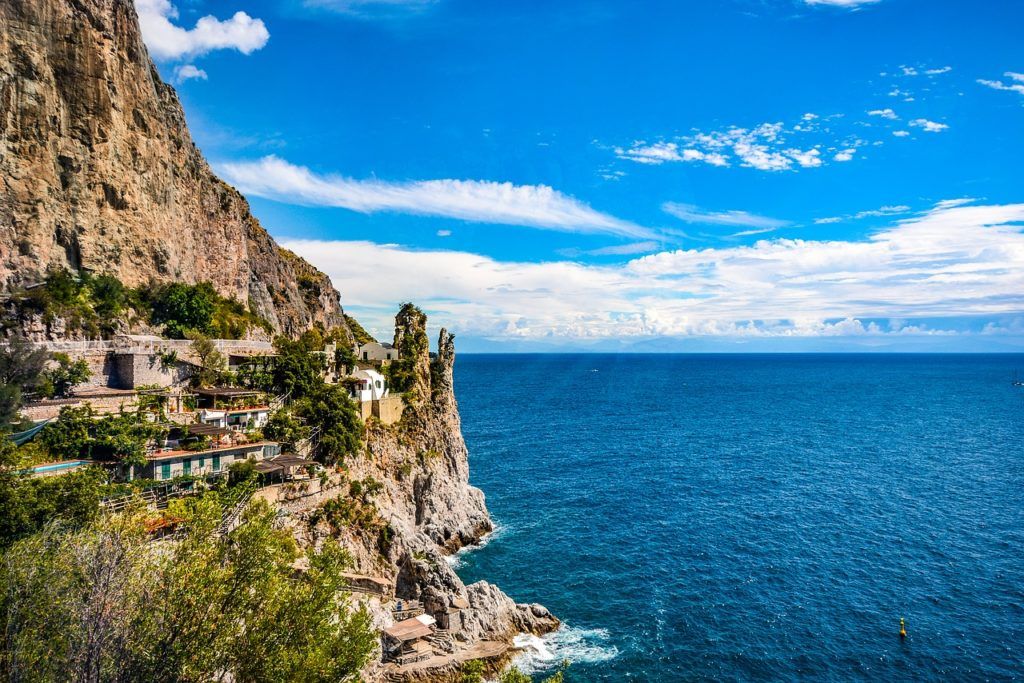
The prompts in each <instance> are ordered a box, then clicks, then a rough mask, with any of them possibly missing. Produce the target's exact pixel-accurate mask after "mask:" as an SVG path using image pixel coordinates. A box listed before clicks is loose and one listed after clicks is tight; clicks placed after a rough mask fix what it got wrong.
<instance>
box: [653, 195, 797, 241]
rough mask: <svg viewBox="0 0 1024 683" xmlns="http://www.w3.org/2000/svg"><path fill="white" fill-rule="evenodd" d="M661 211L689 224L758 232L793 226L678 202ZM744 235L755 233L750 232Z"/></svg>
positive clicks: (664, 207) (772, 219) (750, 214)
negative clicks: (738, 228)
mask: <svg viewBox="0 0 1024 683" xmlns="http://www.w3.org/2000/svg"><path fill="white" fill-rule="evenodd" d="M661 209H662V211H664V212H665V213H667V214H669V215H670V216H675V217H676V218H678V219H679V220H681V221H686V222H687V223H695V224H703V225H730V226H734V227H742V228H754V229H756V230H757V231H758V232H762V231H765V232H766V231H770V230H778V229H779V228H784V227H786V226H787V225H792V223H790V221H784V220H779V219H778V218H769V217H767V216H758V215H756V214H752V213H749V212H747V211H705V210H703V209H701V208H699V207H696V206H694V205H693V204H680V203H677V202H665V203H664V204H662V205H661ZM742 234H755V233H750V232H748V233H742ZM737 235H740V233H737Z"/></svg>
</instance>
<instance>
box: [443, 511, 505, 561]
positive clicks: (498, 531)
mask: <svg viewBox="0 0 1024 683" xmlns="http://www.w3.org/2000/svg"><path fill="white" fill-rule="evenodd" d="M491 522H492V524H493V525H494V528H493V529H491V531H490V533H489V534H487V535H486V536H484V537H483V538H481V539H480V540H479V541H478V542H476V543H474V544H473V545H464V546H462V547H461V548H459V549H458V550H456V551H455V552H454V553H452V554H451V555H445V558H444V559H445V561H446V562H447V563H448V566H449V567H451V568H452V569H458V568H459V567H461V566H462V565H463V564H465V562H466V555H468V554H469V553H471V552H473V551H476V550H480V549H481V548H484V547H486V546H487V544H488V543H490V542H491V541H493V540H494V539H496V538H498V537H499V536H501V535H502V534H503V533H504V532H505V526H504V525H503V524H501V523H500V522H499V521H498V520H496V519H492V520H491Z"/></svg>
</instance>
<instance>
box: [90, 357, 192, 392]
mask: <svg viewBox="0 0 1024 683" xmlns="http://www.w3.org/2000/svg"><path fill="white" fill-rule="evenodd" d="M111 355H112V356H113V357H114V360H115V363H114V365H115V367H116V368H117V376H116V379H115V382H116V385H117V386H119V387H123V388H126V389H129V388H130V389H135V388H138V387H140V386H153V385H156V386H159V387H169V386H173V385H176V384H180V383H181V382H184V381H185V380H187V379H189V378H190V377H191V376H192V368H191V366H189V365H187V364H185V363H180V362H174V363H167V364H165V363H164V362H163V361H162V360H161V358H160V356H159V355H158V354H156V353H118V354H111ZM108 386H109V385H108Z"/></svg>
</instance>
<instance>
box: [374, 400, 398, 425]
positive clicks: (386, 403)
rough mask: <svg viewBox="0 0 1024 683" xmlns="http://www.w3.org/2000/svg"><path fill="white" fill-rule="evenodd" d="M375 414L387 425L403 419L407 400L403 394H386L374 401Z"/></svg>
mask: <svg viewBox="0 0 1024 683" xmlns="http://www.w3.org/2000/svg"><path fill="white" fill-rule="evenodd" d="M371 410H372V411H373V416H374V417H376V418H377V419H378V420H380V421H381V422H383V423H384V424H386V425H390V424H394V423H396V422H398V421H399V420H400V419H402V411H403V410H405V401H403V400H402V397H401V396H385V397H384V398H382V399H380V400H379V401H374V402H373V407H372V409H371Z"/></svg>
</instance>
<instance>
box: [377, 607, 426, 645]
mask: <svg viewBox="0 0 1024 683" xmlns="http://www.w3.org/2000/svg"><path fill="white" fill-rule="evenodd" d="M433 625H434V619H433V618H432V617H430V616H428V615H426V614H421V615H420V616H418V617H413V618H412V619H406V620H404V621H400V622H398V623H397V624H395V625H394V626H390V627H388V628H386V629H384V634H385V635H387V636H388V637H389V638H392V639H393V640H397V641H398V642H399V643H408V642H410V641H413V640H419V639H420V638H426V637H427V636H429V635H430V634H431V633H433V632H434V628H433Z"/></svg>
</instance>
